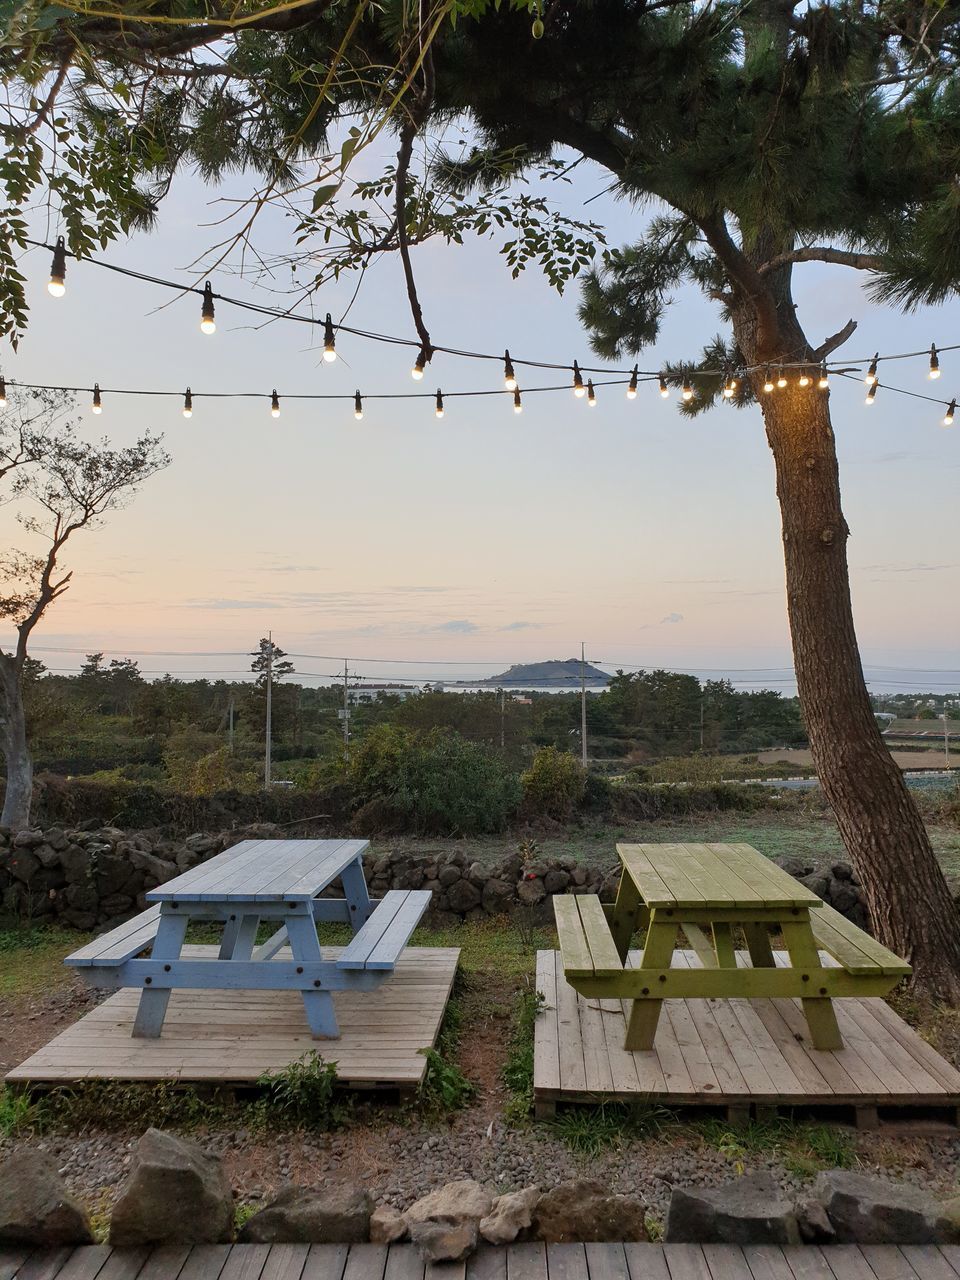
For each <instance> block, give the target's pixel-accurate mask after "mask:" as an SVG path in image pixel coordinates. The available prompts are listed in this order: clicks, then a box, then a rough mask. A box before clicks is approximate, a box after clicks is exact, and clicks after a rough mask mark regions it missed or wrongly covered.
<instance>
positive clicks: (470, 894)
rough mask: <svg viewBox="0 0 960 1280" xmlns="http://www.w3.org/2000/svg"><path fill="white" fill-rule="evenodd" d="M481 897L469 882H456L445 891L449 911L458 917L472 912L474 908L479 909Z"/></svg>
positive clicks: (475, 887)
mask: <svg viewBox="0 0 960 1280" xmlns="http://www.w3.org/2000/svg"><path fill="white" fill-rule="evenodd" d="M481 896H482V895H481V893H480V890H479V889H478V888H477V886H476V885H475V884H473V883H472V882H471V881H469V880H458V881H457V883H456V884H452V885H451V886H450V888H449V889H448V890H447V902H448V903H449V906H450V910H451V911H456V912H457V913H458V914H460V915H463V914H465V913H466V912H467V911H472V910H473V908H474V907H479V905H480V899H481Z"/></svg>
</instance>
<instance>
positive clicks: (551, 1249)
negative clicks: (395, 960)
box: [0, 1242, 960, 1280]
mask: <svg viewBox="0 0 960 1280" xmlns="http://www.w3.org/2000/svg"><path fill="white" fill-rule="evenodd" d="M0 1280H960V1258H958V1256H957V1251H956V1250H955V1249H950V1248H937V1247H936V1246H935V1245H915V1246H909V1247H906V1246H905V1247H904V1248H897V1247H896V1246H895V1245H872V1246H864V1247H863V1248H860V1247H858V1246H857V1245H831V1246H828V1247H823V1248H816V1247H814V1246H812V1245H809V1246H804V1245H801V1246H793V1247H789V1248H783V1249H781V1248H779V1247H777V1246H776V1245H754V1246H747V1247H746V1248H740V1247H739V1246H738V1245H709V1244H708V1245H696V1244H666V1245H660V1244H542V1243H540V1242H533V1243H530V1244H514V1245H507V1246H506V1247H504V1248H494V1247H492V1246H490V1245H484V1246H482V1247H481V1248H480V1249H479V1250H478V1251H477V1252H476V1253H475V1254H473V1255H472V1256H471V1257H470V1258H468V1259H467V1261H466V1262H456V1263H443V1264H438V1265H431V1264H429V1263H426V1264H425V1263H424V1262H423V1260H422V1259H421V1258H420V1255H419V1254H418V1253H417V1251H416V1249H415V1248H414V1246H413V1245H408V1244H394V1245H389V1246H387V1245H373V1244H357V1245H336V1244H311V1245H306V1244H274V1245H257V1244H235V1245H195V1246H193V1247H192V1248H190V1247H188V1246H184V1247H178V1246H164V1247H160V1248H156V1249H111V1248H110V1247H109V1246H108V1245H88V1246H86V1247H84V1248H79V1249H73V1250H70V1249H58V1250H49V1251H46V1252H43V1251H38V1252H34V1253H29V1252H28V1251H26V1250H21V1249H6V1250H4V1249H2V1248H0Z"/></svg>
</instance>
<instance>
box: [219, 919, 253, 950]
mask: <svg viewBox="0 0 960 1280" xmlns="http://www.w3.org/2000/svg"><path fill="white" fill-rule="evenodd" d="M259 928H260V917H259V916H250V915H242V916H237V917H236V918H235V919H234V920H228V921H227V924H226V927H225V928H224V930H223V940H222V942H221V943H220V959H221V960H249V959H250V957H251V956H252V955H253V948H254V945H255V944H256V941H257V930H258V929H259Z"/></svg>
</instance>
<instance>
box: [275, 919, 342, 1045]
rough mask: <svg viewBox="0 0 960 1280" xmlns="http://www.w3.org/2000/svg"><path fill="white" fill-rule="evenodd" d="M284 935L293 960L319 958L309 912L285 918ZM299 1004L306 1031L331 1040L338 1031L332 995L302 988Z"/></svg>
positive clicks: (317, 943) (316, 1037)
mask: <svg viewBox="0 0 960 1280" xmlns="http://www.w3.org/2000/svg"><path fill="white" fill-rule="evenodd" d="M287 937H288V938H289V939H290V950H291V951H292V952H293V958H294V960H296V961H298V962H299V961H303V962H308V961H313V962H314V963H315V962H316V961H318V960H320V958H321V956H320V941H319V939H318V938H317V926H316V925H315V924H314V922H313V913H312V912H311V913H310V915H309V916H306V915H302V916H290V917H288V919H287ZM303 1007H304V1010H305V1011H306V1015H307V1022H308V1023H309V1026H310V1032H311V1034H312V1035H313V1038H314V1039H315V1040H317V1039H330V1040H332V1039H335V1038H336V1037H337V1036H339V1034H340V1028H339V1027H338V1026H337V1015H336V1013H335V1012H334V1008H333V996H332V995H331V994H330V992H329V991H304V993H303Z"/></svg>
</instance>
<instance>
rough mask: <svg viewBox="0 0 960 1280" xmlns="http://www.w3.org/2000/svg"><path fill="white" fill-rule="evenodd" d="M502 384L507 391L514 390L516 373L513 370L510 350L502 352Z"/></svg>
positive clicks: (515, 387)
mask: <svg viewBox="0 0 960 1280" xmlns="http://www.w3.org/2000/svg"><path fill="white" fill-rule="evenodd" d="M503 385H504V386H505V387H506V388H507V390H508V391H516V389H517V375H516V374H515V373H514V371H513V361H512V360H511V359H510V352H509V351H505V352H504V353H503Z"/></svg>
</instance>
